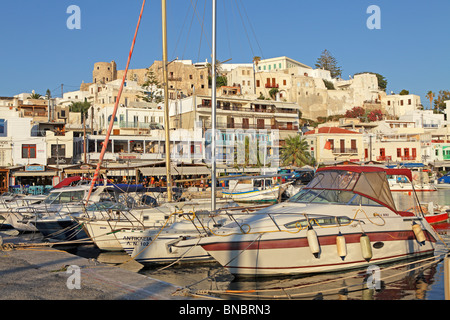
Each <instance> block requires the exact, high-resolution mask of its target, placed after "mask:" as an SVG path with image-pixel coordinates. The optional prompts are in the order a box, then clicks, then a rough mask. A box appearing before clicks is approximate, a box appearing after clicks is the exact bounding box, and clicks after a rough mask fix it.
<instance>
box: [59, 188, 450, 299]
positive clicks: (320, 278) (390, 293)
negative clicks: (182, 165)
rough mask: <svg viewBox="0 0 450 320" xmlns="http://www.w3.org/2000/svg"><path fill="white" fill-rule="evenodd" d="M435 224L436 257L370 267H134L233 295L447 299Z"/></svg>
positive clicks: (194, 289)
mask: <svg viewBox="0 0 450 320" xmlns="http://www.w3.org/2000/svg"><path fill="white" fill-rule="evenodd" d="M393 196H394V200H396V201H410V200H411V199H410V197H408V195H407V194H405V193H396V192H394V193H393ZM405 196H406V197H405ZM417 196H418V198H419V201H420V202H421V203H429V202H433V203H434V204H439V205H441V206H445V205H449V206H450V189H440V190H438V191H436V192H418V193H417ZM404 199H406V200H404ZM404 205H406V206H407V204H404ZM435 229H436V230H437V231H438V233H439V235H440V237H441V239H442V240H443V242H444V243H443V242H441V241H440V242H439V243H438V245H437V250H436V252H435V254H434V256H429V257H421V258H420V260H412V261H411V260H408V261H401V262H397V263H395V264H389V265H380V266H375V269H374V268H371V269H368V270H363V269H359V270H352V271H349V272H339V273H326V274H320V275H310V276H290V277H283V278H268V279H266V278H235V277H234V276H233V275H231V274H230V273H229V272H228V271H227V270H225V269H224V268H223V267H221V266H220V265H219V264H218V263H215V262H211V263H206V264H174V265H171V266H155V267H148V266H147V267H142V268H140V267H137V268H136V270H135V271H136V272H139V273H141V274H143V275H147V276H149V277H151V278H155V279H160V280H163V281H166V282H169V283H172V284H175V285H177V286H181V287H184V288H186V291H188V292H190V293H195V294H200V295H201V294H207V295H209V296H217V297H219V298H221V299H231V300H236V299H244V300H245V299H252V300H255V299H275V300H278V299H282V300H284V299H300V300H444V299H445V294H444V264H443V257H444V256H445V253H446V252H447V251H448V247H450V224H449V223H448V221H447V222H444V223H440V224H438V225H435ZM447 246H448V247H447ZM68 251H69V252H71V253H74V254H77V255H79V256H83V257H85V258H94V259H97V260H98V261H99V262H102V263H107V264H111V265H117V266H121V265H123V263H124V262H127V261H129V260H130V256H128V255H127V254H126V253H124V252H101V251H99V250H98V249H96V247H95V246H94V245H84V246H78V247H76V248H69V249H68ZM436 256H438V257H439V258H441V259H436ZM374 270H375V271H376V272H375V271H374Z"/></svg>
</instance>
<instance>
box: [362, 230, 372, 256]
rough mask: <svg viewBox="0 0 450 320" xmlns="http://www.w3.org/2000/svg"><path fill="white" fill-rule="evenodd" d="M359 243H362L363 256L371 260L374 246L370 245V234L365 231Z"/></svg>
mask: <svg viewBox="0 0 450 320" xmlns="http://www.w3.org/2000/svg"><path fill="white" fill-rule="evenodd" d="M359 243H360V244H361V253H362V256H363V258H364V259H365V260H366V261H367V262H369V260H370V259H372V246H371V245H370V239H369V236H367V235H366V234H365V233H363V234H362V236H361V237H360V238H359Z"/></svg>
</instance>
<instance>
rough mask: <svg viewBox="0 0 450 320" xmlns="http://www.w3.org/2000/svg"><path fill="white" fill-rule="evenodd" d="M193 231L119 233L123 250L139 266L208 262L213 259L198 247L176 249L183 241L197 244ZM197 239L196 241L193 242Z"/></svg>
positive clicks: (131, 231)
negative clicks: (192, 240)
mask: <svg viewBox="0 0 450 320" xmlns="http://www.w3.org/2000/svg"><path fill="white" fill-rule="evenodd" d="M181 224H182V223H181ZM198 236H199V234H198V232H196V231H195V230H193V231H186V232H183V231H181V230H180V231H179V232H176V231H174V230H171V231H162V230H158V229H154V230H149V229H147V230H127V231H121V232H119V238H120V243H121V245H122V247H123V249H124V250H125V251H126V252H127V253H128V254H129V255H130V256H131V257H132V258H133V259H134V260H136V261H137V262H139V263H141V264H147V265H148V264H150V265H152V264H167V263H173V262H180V263H194V262H208V261H214V259H213V258H212V257H211V256H210V255H209V254H208V253H207V252H206V251H205V250H204V249H203V248H202V247H201V246H200V245H195V244H194V245H192V246H189V247H183V248H178V247H176V244H177V243H178V242H180V241H181V240H183V239H186V238H188V239H189V238H193V239H194V241H197V243H198V242H199V241H200V239H201V238H199V237H198ZM195 239H197V240H195Z"/></svg>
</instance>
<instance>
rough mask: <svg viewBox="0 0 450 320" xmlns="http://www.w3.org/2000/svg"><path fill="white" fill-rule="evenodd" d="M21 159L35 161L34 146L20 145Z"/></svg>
mask: <svg viewBox="0 0 450 320" xmlns="http://www.w3.org/2000/svg"><path fill="white" fill-rule="evenodd" d="M22 159H36V145H35V144H23V145H22Z"/></svg>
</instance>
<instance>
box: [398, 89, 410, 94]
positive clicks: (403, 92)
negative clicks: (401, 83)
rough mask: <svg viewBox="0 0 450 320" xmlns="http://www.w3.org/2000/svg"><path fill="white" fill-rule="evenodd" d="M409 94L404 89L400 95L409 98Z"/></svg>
mask: <svg viewBox="0 0 450 320" xmlns="http://www.w3.org/2000/svg"><path fill="white" fill-rule="evenodd" d="M408 94H409V91H408V90H405V89H403V90H402V91H400V93H399V95H401V96H407V95H408Z"/></svg>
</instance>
